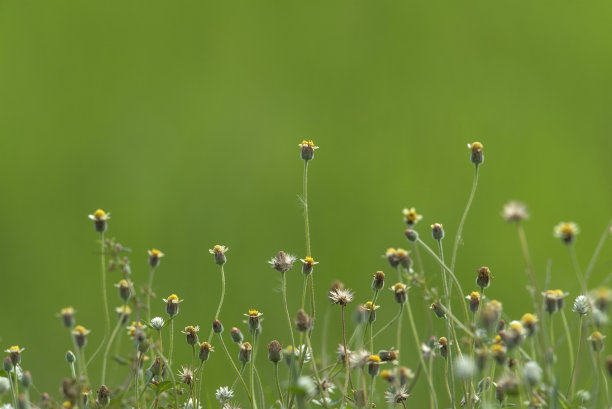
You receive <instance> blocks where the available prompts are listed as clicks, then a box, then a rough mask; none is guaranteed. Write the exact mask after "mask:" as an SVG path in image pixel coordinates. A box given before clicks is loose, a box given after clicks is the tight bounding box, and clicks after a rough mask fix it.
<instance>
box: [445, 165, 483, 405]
mask: <svg viewBox="0 0 612 409" xmlns="http://www.w3.org/2000/svg"><path fill="white" fill-rule="evenodd" d="M477 169H478V168H477ZM437 242H438V252H439V254H440V260H441V261H442V263H443V264H444V250H443V247H442V240H441V239H440V240H437ZM440 269H441V270H442V282H443V285H444V298H445V299H446V309H447V310H448V311H449V313H451V314H452V310H451V295H450V290H449V286H448V279H447V277H446V276H447V273H446V271H444V268H442V267H440ZM468 322H469V321H468ZM452 325H453V324H452V321H451V319H450V318H448V316H447V318H446V336H447V338H448V339H453V340H454V342H455V345H459V343H458V342H457V337H456V335H455V337H453V333H454V331H453V330H452ZM446 362H447V363H448V365H444V377H445V378H449V375H450V404H451V407H452V408H454V407H455V374H454V371H453V353H452V349H451V348H448V358H447V360H446ZM449 372H450V374H449Z"/></svg>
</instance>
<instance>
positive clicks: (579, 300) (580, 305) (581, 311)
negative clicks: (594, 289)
mask: <svg viewBox="0 0 612 409" xmlns="http://www.w3.org/2000/svg"><path fill="white" fill-rule="evenodd" d="M572 311H573V312H575V313H576V314H578V315H586V314H587V313H588V312H589V299H588V298H587V297H586V296H585V295H579V296H578V297H576V299H575V300H574V307H573V308H572Z"/></svg>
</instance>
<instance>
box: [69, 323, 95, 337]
mask: <svg viewBox="0 0 612 409" xmlns="http://www.w3.org/2000/svg"><path fill="white" fill-rule="evenodd" d="M90 332H91V331H90V330H88V329H87V328H85V327H84V326H82V325H77V326H76V327H74V329H73V330H72V333H73V334H75V335H80V336H85V335H87V334H89V333H90Z"/></svg>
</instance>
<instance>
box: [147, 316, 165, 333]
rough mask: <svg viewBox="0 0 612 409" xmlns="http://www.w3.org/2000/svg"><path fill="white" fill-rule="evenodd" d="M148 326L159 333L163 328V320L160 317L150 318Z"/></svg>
mask: <svg viewBox="0 0 612 409" xmlns="http://www.w3.org/2000/svg"><path fill="white" fill-rule="evenodd" d="M150 324H151V328H153V329H154V330H157V331H159V330H161V329H162V328H163V327H164V319H163V318H162V317H155V318H152V319H151V322H150Z"/></svg>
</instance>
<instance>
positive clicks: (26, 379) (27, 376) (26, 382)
mask: <svg viewBox="0 0 612 409" xmlns="http://www.w3.org/2000/svg"><path fill="white" fill-rule="evenodd" d="M20 381H21V384H22V385H23V387H24V388H25V389H28V388H29V387H30V386H32V374H31V373H30V371H25V372H24V373H23V375H21V379H20Z"/></svg>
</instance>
